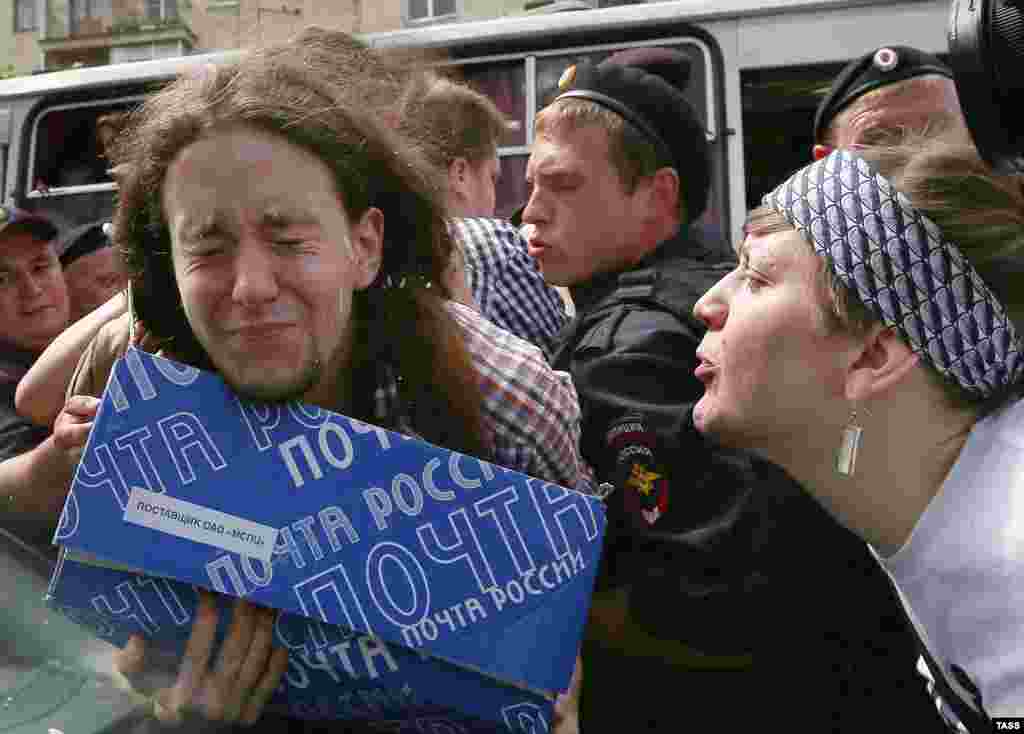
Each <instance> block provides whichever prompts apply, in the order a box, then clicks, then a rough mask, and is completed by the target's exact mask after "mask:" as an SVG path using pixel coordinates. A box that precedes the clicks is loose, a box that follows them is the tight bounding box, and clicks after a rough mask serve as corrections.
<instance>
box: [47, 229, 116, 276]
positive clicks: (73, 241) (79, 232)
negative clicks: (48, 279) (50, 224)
mask: <svg viewBox="0 0 1024 734" xmlns="http://www.w3.org/2000/svg"><path fill="white" fill-rule="evenodd" d="M110 244H111V243H110V237H108V236H107V233H106V232H104V231H103V222H91V223H89V224H83V225H82V226H81V227H75V228H74V229H73V230H71V231H70V232H68V233H67V234H66V235H65V236H64V237H62V238H61V240H60V241H59V242H58V243H57V257H58V258H59V259H60V264H61V266H62V267H65V268H66V267H67V266H68V265H70V264H71V263H73V262H74V261H75V260H77V259H78V258H80V257H85V256H86V255H89V254H91V253H93V252H96V251H97V250H100V249H103V248H104V247H110Z"/></svg>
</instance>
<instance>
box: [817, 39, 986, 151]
mask: <svg viewBox="0 0 1024 734" xmlns="http://www.w3.org/2000/svg"><path fill="white" fill-rule="evenodd" d="M902 130H909V131H914V132H925V131H928V132H934V133H943V134H949V135H954V136H960V137H961V138H962V139H964V140H966V141H970V136H969V133H968V132H967V127H966V124H965V123H964V119H963V115H962V113H961V112H960V100H959V99H958V97H957V94H956V85H955V84H954V82H953V72H952V71H951V70H950V69H949V67H948V66H946V65H945V64H944V63H942V61H941V60H939V59H938V58H936V57H935V56H932V55H931V54H928V53H925V52H924V51H918V50H917V49H916V48H910V47H909V46H882V47H881V48H877V49H875V50H874V51H870V52H868V53H866V54H864V55H863V56H861V57H860V58H858V59H855V60H854V61H852V62H850V63H849V64H848V65H847V66H846V67H845V68H844V69H843V70H842V71H841V72H840V73H839V76H837V77H836V78H835V81H833V82H832V87H831V88H830V89H829V91H828V93H827V94H826V95H825V97H824V98H823V99H822V101H821V104H820V105H818V111H817V112H816V113H815V115H814V143H815V145H814V149H813V155H814V158H815V160H819V159H821V158H824V157H825V156H827V155H828V154H829V153H831V152H832V151H833V150H834V149H836V148H846V147H849V146H851V145H863V144H870V143H880V142H885V141H886V140H889V139H892V138H893V137H895V136H897V135H898V134H899V133H900V131H902Z"/></svg>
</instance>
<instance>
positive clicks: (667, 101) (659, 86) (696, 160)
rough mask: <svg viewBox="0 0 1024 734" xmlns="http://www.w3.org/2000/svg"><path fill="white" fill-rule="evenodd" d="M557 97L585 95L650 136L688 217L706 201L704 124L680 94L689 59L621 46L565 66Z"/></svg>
mask: <svg viewBox="0 0 1024 734" xmlns="http://www.w3.org/2000/svg"><path fill="white" fill-rule="evenodd" d="M562 80H563V81H562V82H560V85H564V86H565V87H566V88H567V91H564V92H563V93H562V94H560V95H559V96H558V97H557V98H556V100H555V101H558V100H560V99H573V98H575V99H585V100H589V101H591V102H594V103H595V104H598V105H601V106H602V107H604V108H606V109H608V110H611V111H612V112H615V113H616V114H618V115H619V116H620V117H622V118H624V119H625V120H626V121H627V122H629V123H630V124H632V125H633V127H635V128H636V129H637V130H638V131H639V132H640V133H641V134H642V135H644V137H646V138H647V139H648V140H650V141H651V143H652V144H653V145H654V148H655V150H656V151H657V153H658V159H659V162H663V165H667V166H671V167H672V168H674V169H676V172H677V173H678V174H679V179H680V183H681V184H682V195H683V201H684V202H685V205H686V217H687V221H689V222H692V221H694V220H695V219H697V218H698V217H700V215H701V214H703V212H704V209H705V207H706V206H707V199H708V187H709V186H710V180H711V172H710V161H709V155H708V141H707V135H706V133H705V128H704V124H703V123H702V122H701V121H700V120H699V119H698V117H697V113H696V112H695V111H694V109H693V107H692V106H691V105H690V103H689V102H688V101H687V100H686V97H685V96H683V91H684V90H685V88H686V85H687V83H688V82H689V80H690V60H689V59H688V58H687V57H686V56H685V55H684V54H682V53H680V52H678V51H673V50H671V49H666V48H636V49H628V50H626V51H620V52H619V53H616V54H613V55H612V56H609V57H608V58H607V59H605V60H604V61H602V62H601V63H599V64H593V63H589V62H586V63H582V64H579V65H578V66H576V67H575V68H572V67H570V69H567V70H566V74H565V75H563V77H562Z"/></svg>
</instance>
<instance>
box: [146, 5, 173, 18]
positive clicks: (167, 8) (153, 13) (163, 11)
mask: <svg viewBox="0 0 1024 734" xmlns="http://www.w3.org/2000/svg"><path fill="white" fill-rule="evenodd" d="M177 17H178V0H146V18H148V19H149V20H174V19H175V18H177Z"/></svg>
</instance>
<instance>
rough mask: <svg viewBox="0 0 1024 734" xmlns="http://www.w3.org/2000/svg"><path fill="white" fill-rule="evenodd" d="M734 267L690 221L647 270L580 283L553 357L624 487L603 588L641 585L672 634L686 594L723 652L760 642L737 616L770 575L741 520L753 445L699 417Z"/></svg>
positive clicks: (642, 595) (697, 630)
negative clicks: (700, 238) (713, 334)
mask: <svg viewBox="0 0 1024 734" xmlns="http://www.w3.org/2000/svg"><path fill="white" fill-rule="evenodd" d="M734 266H735V263H734V262H730V261H728V260H725V259H724V258H723V256H722V255H720V254H718V253H715V252H713V251H711V250H710V249H708V248H706V247H704V246H703V245H701V244H700V243H698V242H697V241H696V240H694V239H692V238H691V237H689V236H688V234H687V233H686V231H685V230H683V231H681V232H680V233H679V234H678V235H676V236H675V237H673V238H672V239H670V240H667V241H665V242H663V243H662V244H661V245H660V246H659V247H658V248H657V249H656V250H655V251H653V252H652V253H650V254H649V255H648V256H647V257H645V258H644V259H643V260H642V261H641V262H640V263H638V264H637V265H636V266H635V267H633V268H630V269H628V270H625V271H621V272H615V273H607V274H602V275H599V276H596V277H595V278H593V279H592V280H590V281H589V282H587V283H585V284H583V285H582V286H578V287H574V288H573V290H572V295H573V299H574V301H575V303H576V309H577V318H576V319H575V320H574V321H573V322H572V323H571V324H570V325H569V326H568V327H567V329H566V330H565V331H564V332H563V334H562V340H561V342H560V346H559V347H558V349H557V350H556V353H555V358H554V362H553V364H554V367H555V369H562V370H567V371H568V372H570V374H571V375H572V377H573V380H574V382H575V384H576V389H577V391H578V393H579V397H580V405H581V408H582V416H583V432H582V433H583V436H582V441H583V447H582V448H583V455H584V457H585V458H586V459H587V461H589V462H590V464H591V465H592V466H593V467H594V469H595V471H596V473H597V476H598V479H599V480H600V481H602V482H609V483H612V484H614V485H615V487H616V489H615V492H614V493H613V494H612V495H611V496H610V497H609V498H608V514H609V530H608V542H607V544H606V547H605V552H604V557H603V562H602V572H601V575H600V578H599V581H598V587H599V589H606V588H609V587H613V586H618V585H629V586H630V616H631V617H632V618H633V619H634V621H637V622H641V623H643V624H644V625H645V626H647V627H649V628H650V631H651V632H652V633H653V634H658V633H659V632H660V633H661V634H662V635H665V636H668V637H671V638H673V639H679V637H680V633H681V631H682V630H681V629H680V626H679V624H678V618H677V617H676V615H677V614H678V613H679V612H680V607H679V604H682V603H685V609H686V615H687V618H688V620H689V622H690V623H689V624H688V625H687V626H686V629H688V630H690V631H691V632H692V634H693V637H694V638H695V639H693V640H690V642H692V643H694V644H695V645H696V646H698V649H701V650H704V651H707V652H713V651H714V652H722V653H735V652H741V651H742V650H743V649H745V648H746V646H747V644H749V641H747V640H744V639H743V637H744V634H743V632H742V630H743V628H744V626H742V625H741V626H739V627H737V626H736V625H735V624H733V623H731V619H730V618H734V617H735V615H736V613H737V610H738V607H737V606H736V601H737V595H739V596H743V595H744V594H745V593H746V592H747V591H748V590H750V589H751V588H752V587H753V586H757V580H758V579H757V574H756V571H754V569H753V567H752V564H753V554H752V550H753V547H754V544H755V543H756V538H755V537H754V536H753V535H752V534H751V532H750V528H739V527H738V520H739V519H740V517H741V516H743V515H744V513H743V512H742V510H743V508H744V506H745V505H746V503H747V502H748V499H749V494H750V492H751V489H752V486H753V481H752V479H751V468H750V461H749V459H748V458H747V457H746V456H745V455H743V454H740V453H738V452H734V451H730V450H726V449H723V448H720V447H718V446H716V445H714V444H712V443H710V442H709V441H707V440H706V439H704V438H703V437H702V436H701V435H700V434H699V433H697V432H696V431H695V430H694V429H693V427H692V424H691V422H690V414H691V410H692V408H693V405H694V403H696V401H697V400H699V399H700V397H701V395H703V393H704V386H703V384H702V383H701V382H700V381H699V380H698V379H697V378H696V377H695V376H694V370H695V369H696V367H697V357H696V350H697V346H698V344H699V343H700V340H701V338H702V337H703V334H704V327H703V325H702V324H701V322H700V321H699V320H697V319H696V318H695V317H694V316H693V307H694V305H695V304H696V302H697V300H698V299H699V298H700V297H701V296H702V295H703V294H704V293H705V292H706V291H707V290H708V289H709V288H710V287H711V286H712V285H714V284H715V283H716V282H717V281H718V280H719V279H720V278H721V277H722V276H723V275H725V274H726V273H728V272H729V270H731V269H732V268H733V267H734ZM755 535H756V533H755ZM673 600H674V601H676V602H678V603H673ZM674 617H675V619H673V618H674ZM659 636H660V635H659Z"/></svg>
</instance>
